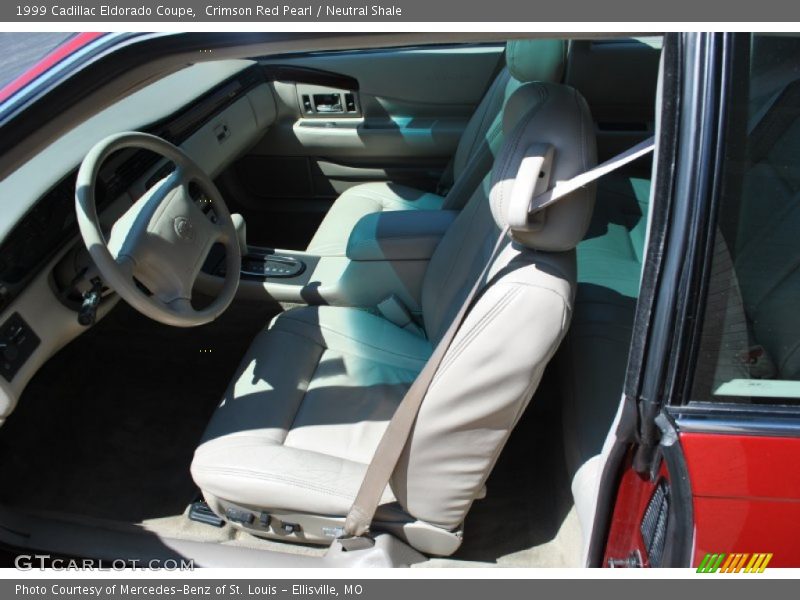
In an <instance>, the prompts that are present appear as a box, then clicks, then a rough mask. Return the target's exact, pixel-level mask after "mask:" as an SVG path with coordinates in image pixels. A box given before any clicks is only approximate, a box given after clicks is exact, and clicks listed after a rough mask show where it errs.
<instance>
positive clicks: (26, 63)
mask: <svg viewBox="0 0 800 600" xmlns="http://www.w3.org/2000/svg"><path fill="white" fill-rule="evenodd" d="M73 35H74V34H72V33H0V53H1V54H2V56H3V60H2V61H0V88H3V87H4V86H5V85H7V84H9V83H11V82H12V81H14V80H15V79H16V78H17V77H19V76H20V75H22V74H23V73H25V71H27V70H28V69H30V68H31V67H32V66H33V65H35V64H36V63H37V62H39V61H40V60H42V59H43V58H44V57H45V56H47V55H48V54H50V52H52V51H53V50H55V49H56V48H57V47H58V46H60V45H61V44H63V43H64V42H65V41H66V40H68V39H69V38H70V37H72V36H73Z"/></svg>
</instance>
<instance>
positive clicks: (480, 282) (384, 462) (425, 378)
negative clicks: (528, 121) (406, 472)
mask: <svg viewBox="0 0 800 600" xmlns="http://www.w3.org/2000/svg"><path fill="white" fill-rule="evenodd" d="M653 147H654V138H650V139H648V140H645V141H644V142H642V143H640V144H637V145H636V146H634V147H633V148H631V149H629V150H626V151H625V152H623V153H622V154H619V155H618V156H615V157H614V158H612V159H611V160H608V161H606V162H604V163H603V164H601V165H598V166H597V167H595V168H593V169H590V170H588V171H586V172H584V173H581V174H580V175H576V176H575V177H573V178H572V179H569V180H567V181H565V182H560V183H557V184H556V185H555V187H553V189H551V190H549V191H546V192H544V193H542V194H539V195H538V196H536V197H535V198H533V200H532V202H530V206H531V212H537V211H539V210H542V209H544V208H546V207H547V206H550V205H552V204H553V203H555V202H557V201H558V200H560V199H561V198H563V197H564V196H566V195H567V194H570V193H571V192H574V191H575V190H577V189H578V188H580V187H583V186H585V185H588V184H590V183H592V182H593V181H595V180H597V179H599V178H600V177H602V176H603V175H607V174H608V173H611V172H612V171H614V170H616V169H619V168H620V167H622V166H624V165H626V164H628V163H629V162H631V161H633V160H636V159H637V158H639V157H641V156H643V155H645V154H647V153H648V152H651V151H652V150H653ZM522 163H523V164H525V161H524V160H523V161H522ZM520 175H523V176H524V177H526V178H533V179H534V180H538V179H539V172H538V170H537V171H536V172H534V173H519V174H518V176H520ZM529 187H530V189H531V190H533V189H534V188H533V186H529ZM540 199H543V200H540ZM510 229H511V228H510V227H509V226H508V225H506V226H505V227H504V228H503V230H502V231H501V232H500V235H499V236H498V237H497V241H496V242H495V244H494V248H493V249H492V252H491V255H490V256H489V258H488V260H487V261H486V264H485V265H484V267H483V270H482V271H481V274H480V276H479V277H478V278H477V279H476V280H475V283H474V284H473V285H472V289H470V292H469V294H467V297H466V299H465V300H464V302H463V303H462V305H461V308H460V309H459V311H458V314H457V315H456V316H455V318H453V321H452V322H451V323H450V326H449V327H448V328H447V331H445V333H444V335H443V336H442V338H441V340H439V343H438V344H436V348H435V349H434V351H433V354H432V355H431V357H430V358H429V359H428V362H427V363H425V366H424V367H423V369H422V371H421V372H420V374H419V375H418V376H417V378H416V379H415V380H414V383H412V384H411V387H410V388H408V391H407V392H406V394H405V396H404V397H403V399H402V400H401V402H400V404H399V405H398V407H397V410H396V411H395V413H394V415H393V416H392V419H391V420H390V421H389V425H388V426H387V427H386V430H385V431H384V433H383V437H381V440H380V442H379V443H378V447H377V449H376V450H375V454H374V455H373V457H372V461H371V462H370V464H369V466H368V467H367V472H366V474H365V475H364V480H363V481H362V482H361V487H360V488H359V490H358V494H356V498H355V500H354V501H353V505H352V506H351V507H350V512H348V514H347V518H346V519H345V523H344V534H343V536H342V537H340V538H339V542H340V543H341V545H342V547H343V548H344V549H345V550H358V549H362V548H365V547H369V546H371V545H372V541H371V539H370V538H369V537H367V535H366V534H367V532H368V531H369V528H370V525H371V524H372V519H373V518H374V517H375V512H376V511H377V510H378V505H379V504H380V501H381V497H382V496H383V492H384V490H385V489H386V486H387V485H388V484H389V480H390V479H391V477H392V474H393V473H394V469H395V467H396V466H397V462H398V461H399V460H400V455H401V454H402V453H403V449H404V448H405V446H406V442H407V441H408V437H409V435H411V430H412V429H413V427H414V422H415V421H416V418H417V414H418V413H419V409H420V407H421V406H422V401H423V399H424V398H425V394H426V393H427V392H428V388H430V385H431V383H432V382H433V378H434V376H435V375H436V372H437V370H438V369H439V366H440V365H441V363H442V360H443V359H444V357H445V354H446V353H447V350H448V349H449V348H450V344H451V343H452V342H453V339H454V338H455V337H456V334H457V333H458V330H459V328H460V327H461V324H462V323H463V322H464V319H465V318H466V316H467V314H468V313H469V311H470V310H471V309H472V306H473V304H474V303H475V300H476V298H477V297H478V296H479V295H480V293H481V291H482V290H483V289H484V288H485V287H486V286H487V285H488V281H486V282H485V281H484V279H485V278H486V276H487V275H488V273H489V269H490V268H491V266H492V264H493V263H494V261H495V259H496V258H497V256H498V255H499V254H500V251H501V250H502V248H503V246H504V244H503V242H504V241H505V239H506V236H507V235H508V233H509V231H510Z"/></svg>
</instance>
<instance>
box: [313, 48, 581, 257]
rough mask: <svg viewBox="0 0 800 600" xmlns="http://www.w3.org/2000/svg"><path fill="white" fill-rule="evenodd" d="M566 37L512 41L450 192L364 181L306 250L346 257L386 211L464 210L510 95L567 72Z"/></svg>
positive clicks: (463, 146)
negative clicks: (369, 219) (364, 226)
mask: <svg viewBox="0 0 800 600" xmlns="http://www.w3.org/2000/svg"><path fill="white" fill-rule="evenodd" d="M565 62H566V42H564V41H562V40H513V41H509V42H508V43H507V44H506V67H505V68H504V69H502V71H501V72H500V73H499V74H498V75H497V77H496V78H495V80H494V82H493V83H492V85H491V86H490V87H489V89H488V90H487V91H486V94H485V95H484V97H483V99H482V100H481V102H480V104H479V105H478V108H477V109H476V111H475V113H474V114H473V115H472V117H471V118H470V120H469V123H468V124H467V127H466V129H465V130H464V133H463V135H462V136H461V139H460V140H459V142H458V147H457V148H456V153H455V156H454V157H453V186H452V188H451V189H450V190H449V192H448V193H447V195H446V196H440V195H438V194H434V193H431V192H425V191H422V190H417V189H414V188H411V187H408V186H404V185H398V184H395V183H386V182H376V183H365V184H361V185H357V186H355V187H352V188H350V189H349V190H347V191H346V192H344V193H343V194H342V195H341V196H339V198H337V199H336V201H335V202H334V203H333V206H331V208H330V210H329V211H328V213H327V214H326V215H325V218H324V219H323V221H322V223H321V224H320V226H319V228H318V229H317V232H316V233H315V235H314V237H313V238H312V240H311V242H310V243H309V245H308V248H307V251H308V252H309V253H311V254H316V255H319V256H344V255H345V250H346V247H347V240H348V237H349V236H350V232H351V231H352V230H353V227H354V226H355V224H356V223H357V222H358V221H359V219H361V217H363V216H364V215H368V214H370V213H376V212H382V211H386V210H437V209H445V210H460V209H461V208H463V207H464V205H465V204H466V203H467V201H468V200H469V198H470V196H471V195H472V192H473V190H474V189H475V187H476V186H477V185H478V184H479V183H480V182H481V180H482V179H483V178H484V176H485V175H486V174H487V173H488V172H489V171H490V170H491V168H492V163H493V161H494V157H495V155H496V154H497V151H498V149H499V148H500V146H501V144H502V142H503V127H502V119H503V113H504V111H505V107H506V104H507V102H508V99H509V98H510V96H511V94H512V93H513V92H514V90H516V89H517V88H518V87H519V86H520V85H522V84H523V83H526V82H532V81H549V82H558V81H560V80H561V77H562V75H563V72H564V64H565Z"/></svg>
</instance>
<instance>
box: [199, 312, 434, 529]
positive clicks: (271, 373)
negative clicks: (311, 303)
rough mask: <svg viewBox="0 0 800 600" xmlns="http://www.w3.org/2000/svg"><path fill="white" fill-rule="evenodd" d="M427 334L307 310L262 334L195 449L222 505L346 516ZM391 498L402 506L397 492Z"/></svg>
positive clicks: (202, 482) (357, 315)
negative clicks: (224, 502) (231, 503)
mask: <svg viewBox="0 0 800 600" xmlns="http://www.w3.org/2000/svg"><path fill="white" fill-rule="evenodd" d="M430 353H431V347H430V344H429V343H428V342H427V340H425V339H424V338H421V337H419V336H416V335H414V334H412V333H409V332H408V331H406V330H404V329H401V328H399V327H397V326H395V325H394V324H392V323H390V322H388V321H386V320H384V319H382V318H380V317H377V316H375V315H373V314H370V313H368V312H365V311H361V310H358V309H351V308H341V307H325V306H323V307H313V308H312V307H309V308H298V309H293V310H290V311H288V312H285V313H283V314H281V315H279V316H278V317H276V318H275V319H274V320H273V321H272V323H270V325H269V327H268V328H267V329H266V330H265V331H264V332H262V333H260V334H259V335H258V336H257V337H256V339H255V340H254V341H253V344H252V345H251V347H250V350H249V351H248V353H247V355H245V357H244V359H243V361H242V364H241V366H240V368H239V370H238V372H237V374H236V376H235V377H234V379H233V382H232V384H231V385H230V387H229V388H228V390H227V392H226V393H225V396H224V398H223V400H222V403H221V404H220V406H219V408H218V409H217V411H216V412H215V414H214V416H213V418H212V420H211V422H210V423H209V426H208V428H207V430H206V433H205V435H204V437H203V441H202V443H201V445H200V446H199V448H198V449H197V451H196V453H195V458H194V461H193V463H192V475H193V477H194V479H195V482H196V483H197V484H198V485H199V486H200V488H201V489H202V490H203V491H204V492H207V493H211V494H213V495H214V496H216V497H218V498H222V499H235V500H236V501H237V502H239V503H242V504H249V505H252V506H259V507H268V508H274V509H281V508H291V509H293V510H296V511H304V512H309V513H313V514H324V515H332V516H344V515H346V514H347V511H348V510H349V508H350V505H351V504H352V502H353V499H354V497H355V494H356V492H357V491H358V487H359V486H360V484H361V481H362V479H363V477H364V473H365V470H366V467H367V464H368V463H369V461H370V460H371V458H372V455H373V454H374V452H375V448H376V447H377V445H378V441H379V440H380V437H381V435H382V434H383V431H384V429H385V427H386V424H387V423H388V421H389V419H390V418H391V416H392V414H393V413H394V411H395V408H396V407H397V404H398V403H399V402H400V400H401V399H402V398H403V395H404V394H405V392H406V390H407V389H408V387H409V385H410V384H411V382H413V380H414V379H415V378H416V376H417V374H418V372H419V371H420V370H421V369H422V366H423V365H424V363H425V361H426V360H427V358H428V356H429V355H430ZM384 500H385V502H391V501H392V500H393V498H392V495H391V492H390V491H388V489H387V492H386V494H385V498H384Z"/></svg>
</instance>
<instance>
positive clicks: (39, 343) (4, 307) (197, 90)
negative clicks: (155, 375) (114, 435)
mask: <svg viewBox="0 0 800 600" xmlns="http://www.w3.org/2000/svg"><path fill="white" fill-rule="evenodd" d="M268 82H269V79H268V76H267V74H266V73H265V71H264V70H263V69H261V68H260V67H259V66H258V65H257V64H256V63H254V62H252V61H219V62H217V63H203V64H198V65H193V66H189V67H187V68H185V69H183V70H181V71H178V72H176V73H173V74H171V75H168V76H167V77H165V78H163V79H162V80H159V81H157V82H155V83H153V84H151V85H150V86H148V87H146V88H144V89H142V90H139V91H137V92H135V93H134V94H131V95H130V96H128V97H127V98H124V99H123V100H120V101H119V102H117V103H115V104H114V105H112V106H111V107H109V108H107V109H105V110H104V111H101V112H100V113H98V114H97V115H96V116H95V117H92V118H91V119H89V120H87V121H86V122H84V123H82V124H80V125H78V126H76V128H75V129H74V130H73V131H71V132H70V133H68V134H66V135H65V136H63V137H62V138H60V139H59V140H57V141H55V142H54V143H53V144H52V145H51V146H50V147H49V148H48V149H47V150H45V151H44V152H42V153H41V154H40V155H39V156H37V157H35V158H34V159H32V160H31V161H30V162H29V163H27V164H26V165H23V166H22V167H20V169H19V170H18V171H17V172H15V173H14V174H12V175H11V176H9V177H8V178H6V180H4V181H2V182H0V202H3V205H4V211H3V214H2V216H0V240H2V241H1V242H0V338H2V339H0V346H2V352H0V424H1V423H2V421H3V420H4V418H5V417H6V416H7V415H8V414H9V413H10V412H11V411H12V410H13V408H14V406H15V405H16V401H17V399H18V397H19V395H20V394H21V392H22V390H23V389H24V386H25V385H26V384H27V382H28V381H29V380H30V378H31V377H32V376H33V374H34V373H35V372H36V371H37V370H38V368H39V367H40V366H41V365H42V364H43V363H44V362H45V361H46V360H47V359H48V358H49V357H50V356H52V354H53V353H55V352H56V351H57V350H58V349H59V348H61V347H62V346H63V345H65V344H66V343H68V342H69V341H70V340H71V339H73V338H74V337H76V336H77V335H80V333H81V332H82V331H83V330H84V329H85V328H84V327H83V326H81V325H79V324H78V322H77V312H76V306H75V305H74V303H73V304H70V302H69V301H68V298H67V293H66V291H67V290H66V289H65V288H66V287H68V284H69V283H70V282H73V283H74V282H75V281H77V280H78V279H79V278H80V276H81V274H82V273H81V269H83V270H84V271H85V270H86V266H88V264H89V262H87V261H88V257H87V254H86V252H85V248H84V247H83V243H82V241H81V240H80V235H79V232H78V226H77V222H76V218H75V181H76V177H77V171H78V167H79V166H80V162H81V160H82V159H83V157H84V156H85V154H86V152H87V151H88V150H89V149H90V148H91V147H92V146H93V145H94V144H95V143H96V142H97V141H99V140H101V139H103V138H104V137H106V136H107V135H110V134H112V133H117V132H119V131H126V130H137V131H145V132H148V133H152V134H154V135H157V136H159V137H162V138H164V139H166V140H167V141H170V142H172V143H173V144H175V145H177V146H180V147H181V148H182V149H183V150H184V151H185V152H186V153H187V154H189V155H190V156H191V157H192V158H193V159H194V160H195V162H197V164H198V165H199V166H200V167H201V168H203V169H204V170H205V171H206V172H207V173H208V174H209V175H210V176H211V177H212V178H214V177H216V176H217V175H219V173H220V172H221V171H222V170H223V169H224V168H225V167H226V166H227V165H228V164H230V163H231V162H232V161H233V160H235V159H236V158H237V156H239V155H240V154H241V153H243V152H244V151H246V150H247V149H248V148H249V147H250V146H251V145H253V144H254V143H255V142H257V141H258V139H260V138H261V137H262V136H263V134H264V132H265V131H266V130H267V129H268V128H269V126H270V125H271V124H272V123H273V122H274V120H275V118H276V104H275V101H274V98H273V96H272V91H271V89H270V86H269V84H268ZM171 168H172V166H171V164H168V163H167V162H166V161H165V160H164V159H163V158H161V157H159V156H157V155H155V154H153V153H151V152H149V151H146V150H136V149H131V150H121V151H119V152H117V153H115V154H114V155H112V156H111V157H109V159H108V160H107V161H106V163H105V164H104V166H103V169H102V170H101V172H100V174H99V177H98V181H97V210H98V214H99V215H100V219H101V221H104V220H105V221H106V222H108V224H109V225H110V224H111V223H112V222H113V220H114V219H115V218H116V216H118V215H119V214H121V213H122V212H124V211H125V210H126V209H127V207H129V206H130V205H131V204H132V203H133V202H134V201H135V200H136V199H137V198H139V197H140V196H141V194H143V193H144V192H145V190H146V189H147V188H148V187H150V186H151V185H152V184H153V183H155V182H156V181H158V180H159V179H161V178H162V177H163V176H164V175H165V174H166V172H168V171H169V170H170V169H171ZM81 256H82V258H83V260H82V261H79V260H78V257H81ZM79 263H80V264H79ZM65 265H66V267H67V268H66V269H65V268H64V267H65ZM63 271H66V276H65V277H61V278H59V274H60V273H62V272H63ZM65 282H66V283H65ZM112 296H113V298H111V299H109V301H108V302H106V304H107V306H106V307H105V308H104V309H103V310H99V311H98V316H99V317H101V316H102V315H103V314H105V313H106V312H107V311H108V310H110V307H111V306H113V303H114V302H115V300H116V296H115V295H113V294H112ZM6 325H8V327H5V326H6ZM6 329H8V331H7V332H6ZM20 331H21V332H22V333H20ZM6 333H7V334H8V335H6ZM6 338H8V339H6ZM15 340H17V341H19V344H18V347H13V345H12V344H13V342H14V341H15ZM9 353H10V355H13V360H11V359H8V357H7V356H5V354H9ZM6 367H7V368H6Z"/></svg>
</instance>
